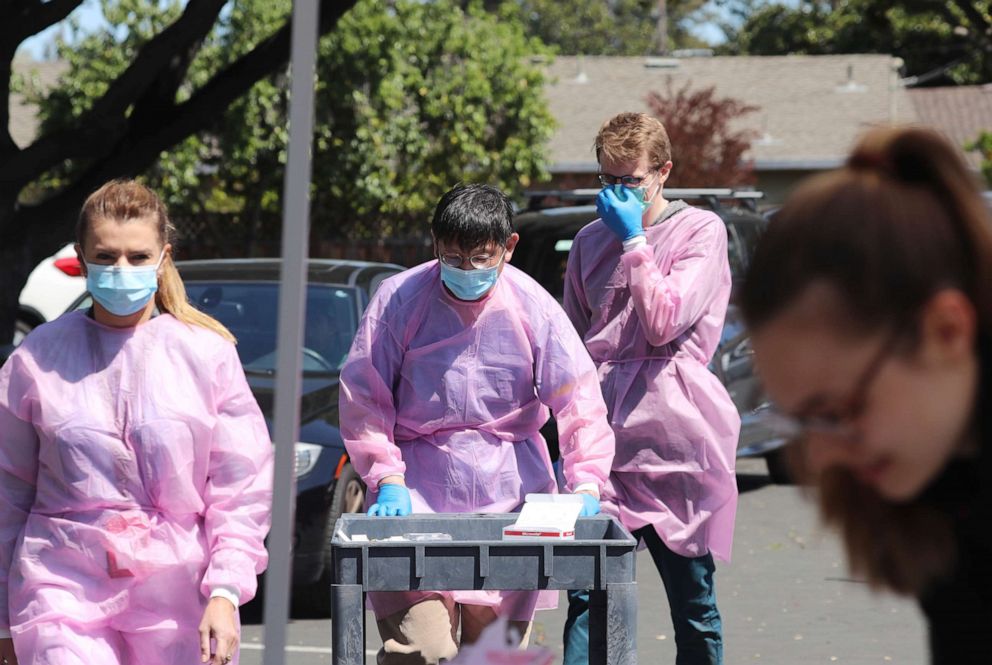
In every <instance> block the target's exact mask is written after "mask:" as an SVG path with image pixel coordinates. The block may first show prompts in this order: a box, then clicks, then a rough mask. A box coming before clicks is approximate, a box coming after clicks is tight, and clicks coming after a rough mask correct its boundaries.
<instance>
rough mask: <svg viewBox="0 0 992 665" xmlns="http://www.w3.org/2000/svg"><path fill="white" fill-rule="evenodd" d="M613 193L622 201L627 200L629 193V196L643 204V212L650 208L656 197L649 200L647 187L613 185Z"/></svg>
mask: <svg viewBox="0 0 992 665" xmlns="http://www.w3.org/2000/svg"><path fill="white" fill-rule="evenodd" d="M613 193H614V194H616V195H617V196H618V197H621V200H626V197H627V195H628V193H629V195H631V196H633V197H634V198H635V199H637V202H638V203H640V204H641V211H644V210H647V209H648V208H650V207H651V203H652V201H653V199H654V197H651V199H650V200H649V199H648V198H647V195H648V188H647V187H625V186H624V185H620V184H616V185H613Z"/></svg>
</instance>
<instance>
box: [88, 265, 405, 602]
mask: <svg viewBox="0 0 992 665" xmlns="http://www.w3.org/2000/svg"><path fill="white" fill-rule="evenodd" d="M280 265H281V262H280V260H279V259H235V260H211V261H180V262H178V263H177V264H176V266H177V267H178V268H179V272H180V274H181V275H182V277H183V281H184V282H185V284H186V291H187V295H188V296H189V301H190V303H191V304H193V305H194V306H196V307H197V308H198V309H200V310H201V311H203V312H206V313H207V314H210V315H211V316H212V317H214V318H215V319H217V320H218V321H220V322H221V323H223V324H224V325H225V326H226V327H227V328H228V330H230V331H231V333H233V334H234V336H235V337H236V338H237V340H238V346H237V349H238V355H239V356H240V358H241V363H242V365H243V366H244V370H245V375H246V376H247V378H248V384H249V385H250V386H251V390H252V392H253V393H254V395H255V399H256V400H258V404H259V406H260V407H261V409H262V413H263V414H264V415H265V420H266V424H267V425H268V426H269V432H270V434H271V432H272V411H273V397H274V395H273V390H274V387H275V377H276V371H277V368H276V330H277V327H278V314H279V303H278V296H279V272H280ZM401 270H403V268H402V267H401V266H398V265H394V264H388V263H367V262H358V261H339V260H331V259H311V260H310V262H309V271H308V278H307V300H306V321H305V324H304V339H303V350H302V353H303V360H302V362H303V377H302V380H303V390H302V401H301V404H300V436H299V439H300V440H299V441H298V442H297V443H296V492H297V497H296V529H295V535H294V542H293V586H294V588H296V589H305V588H306V587H307V586H309V585H312V584H313V583H315V582H321V583H327V584H329V581H328V577H327V576H328V574H329V570H330V540H331V533H332V530H333V526H334V522H335V521H336V520H337V518H338V516H339V515H341V514H342V513H346V512H356V511H358V510H360V509H361V508H362V503H363V501H364V499H365V486H364V485H363V484H362V481H361V479H360V478H359V477H358V474H357V473H356V472H355V470H354V469H353V468H352V466H351V463H350V462H349V461H348V454H347V452H346V451H345V449H344V442H343V441H342V439H341V433H340V431H339V429H338V377H339V372H340V369H341V366H342V365H343V364H344V361H345V358H346V357H347V354H348V350H349V348H350V347H351V341H352V339H353V338H354V335H355V332H356V330H357V329H358V321H359V319H360V318H361V315H362V312H363V311H364V309H365V307H366V305H368V302H369V299H370V298H371V296H372V294H373V293H374V292H375V290H376V288H377V287H378V286H379V284H380V283H381V282H382V280H384V279H385V278H387V277H389V276H391V275H395V274H396V273H398V272H400V271H401ZM89 306H90V300H89V296H84V297H83V298H82V299H81V300H80V301H78V302H77V303H76V304H75V305H74V306H73V309H78V308H85V307H89ZM325 596H326V597H327V598H326V599H325ZM298 597H299V599H300V600H302V601H303V602H304V604H307V605H309V606H311V608H312V609H313V610H315V611H317V612H322V613H326V612H328V611H329V607H328V605H329V602H330V601H329V598H330V596H329V595H328V594H315V593H301V594H298Z"/></svg>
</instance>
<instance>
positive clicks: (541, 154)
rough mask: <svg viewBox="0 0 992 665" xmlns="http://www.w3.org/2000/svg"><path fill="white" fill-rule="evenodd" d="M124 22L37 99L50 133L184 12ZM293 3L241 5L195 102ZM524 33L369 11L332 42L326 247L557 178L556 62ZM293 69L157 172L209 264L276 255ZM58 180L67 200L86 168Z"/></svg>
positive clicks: (320, 105) (124, 14)
mask: <svg viewBox="0 0 992 665" xmlns="http://www.w3.org/2000/svg"><path fill="white" fill-rule="evenodd" d="M101 2H102V7H103V11H104V14H105V16H107V17H108V19H111V20H112V21H114V22H119V24H120V25H121V26H122V27H121V28H118V29H116V30H108V31H105V32H100V33H98V34H94V35H90V36H86V37H84V38H81V39H79V40H78V41H77V40H69V41H70V42H72V43H73V46H72V47H69V46H68V44H67V43H61V44H59V47H58V48H59V57H60V58H62V59H64V60H65V61H66V62H67V63H68V64H69V71H68V73H67V74H66V75H65V76H63V79H62V82H61V84H60V85H59V87H58V88H57V89H56V90H54V91H53V92H52V93H51V94H49V95H48V96H47V97H42V96H40V95H36V96H35V101H37V102H38V103H39V104H40V106H41V109H42V122H43V131H45V132H46V133H47V132H50V131H53V130H56V129H58V128H59V127H65V126H69V125H71V124H72V122H73V120H74V119H75V118H78V117H79V115H80V114H81V113H82V112H83V111H84V110H85V109H86V108H88V107H89V106H90V105H91V104H92V103H93V101H94V100H95V99H96V98H97V97H98V96H99V95H101V94H102V93H103V92H104V91H105V90H107V88H108V86H109V85H110V84H111V83H112V82H113V81H114V79H115V78H116V77H117V76H119V75H120V73H121V72H123V71H124V69H125V68H126V67H127V65H128V63H129V62H130V61H131V59H132V58H133V57H134V55H135V53H136V52H137V49H138V48H139V47H140V46H141V44H143V43H144V42H145V41H147V40H148V39H149V38H150V37H151V36H153V35H154V34H156V33H157V32H159V31H161V30H162V29H163V28H164V27H165V26H167V25H168V24H169V23H170V22H171V21H173V20H174V19H175V17H176V16H177V15H178V12H179V8H178V0H170V1H169V2H160V0H101ZM290 11H291V2H290V0H231V2H230V3H229V5H228V6H227V7H226V8H225V11H224V12H223V13H222V15H221V16H222V18H221V20H220V21H219V22H218V25H217V26H215V29H214V30H213V32H212V33H211V34H210V35H209V37H208V38H207V40H206V42H205V43H204V44H203V46H202V48H201V49H200V51H199V52H198V54H197V56H196V58H195V59H194V60H193V62H192V63H191V65H190V68H189V72H188V74H187V79H186V81H185V84H184V86H183V87H182V88H181V89H180V93H179V94H180V96H182V97H186V96H188V95H190V94H192V93H193V92H194V91H195V90H196V89H197V88H198V87H199V86H201V85H203V84H204V83H206V82H207V81H208V80H209V79H210V78H211V77H212V76H213V75H214V74H216V73H217V72H218V71H220V70H222V69H223V68H224V67H225V66H226V65H228V64H230V63H231V62H233V61H235V60H236V59H237V58H238V57H239V56H241V55H242V54H244V53H245V52H247V51H248V50H250V49H251V48H253V47H254V46H255V45H256V44H257V43H258V42H259V41H260V40H262V39H265V38H266V37H268V36H269V35H271V34H272V33H273V32H274V31H275V30H276V29H277V28H278V27H279V26H280V25H281V24H282V23H283V22H284V21H285V19H286V17H287V16H288V14H289V12H290ZM546 51H547V49H546V48H545V47H543V46H542V45H541V44H540V43H538V42H537V41H536V40H533V39H530V38H527V37H526V36H525V35H524V32H523V29H522V27H521V26H520V24H519V23H516V22H513V21H508V20H505V19H504V20H501V18H500V17H499V16H496V15H493V14H488V13H485V12H483V11H482V10H481V9H476V8H470V9H469V10H467V11H463V10H461V9H460V8H459V7H458V6H457V5H456V4H455V3H454V2H453V1H451V0H437V1H435V2H430V3H423V2H418V1H417V0H396V1H395V2H391V3H384V2H381V1H379V0H363V1H362V2H359V3H358V4H357V5H356V6H355V7H354V8H353V10H352V11H351V12H349V13H348V14H346V15H344V16H343V17H342V18H341V20H340V21H339V23H338V25H337V27H336V28H335V30H334V31H333V32H331V33H330V34H328V35H327V36H325V37H324V38H323V39H322V41H321V42H320V54H319V58H318V63H317V67H318V81H317V93H316V94H317V97H316V109H315V111H316V116H315V143H314V153H313V157H314V162H313V171H314V187H313V203H312V207H311V209H312V220H313V226H314V231H315V232H316V233H318V234H320V235H321V236H323V237H337V238H344V237H350V238H358V237H380V236H381V235H390V234H403V233H408V232H411V231H423V230H424V228H425V223H426V221H427V220H428V218H429V215H430V212H431V211H432V209H433V206H434V204H435V203H436V202H437V200H438V198H440V196H441V194H442V193H443V192H444V191H446V190H447V189H448V188H450V187H451V186H453V185H454V184H455V183H457V182H459V181H479V182H487V183H490V184H493V185H496V186H498V187H501V188H503V189H504V190H505V191H507V192H508V193H509V194H511V195H515V194H519V193H520V192H521V190H522V189H523V188H524V187H526V186H527V185H529V184H530V183H531V182H532V181H535V180H538V179H542V178H546V177H547V173H546V170H545V163H546V149H547V148H546V144H547V142H548V140H549V139H550V137H551V133H552V131H553V121H552V118H551V116H550V113H549V112H548V110H547V104H546V101H545V100H544V98H543V96H542V95H543V85H544V81H543V78H542V75H541V72H540V70H539V69H537V68H536V67H535V66H533V65H532V64H531V63H530V60H529V58H530V57H531V56H532V55H535V54H540V53H546ZM288 88H289V81H288V71H284V72H280V73H279V74H277V75H275V76H272V77H269V78H268V79H263V80H261V81H259V82H258V83H257V84H256V85H255V86H254V87H253V88H252V89H251V90H250V92H249V93H248V94H247V95H245V96H243V97H242V98H241V99H239V100H238V101H237V102H235V103H234V104H232V105H231V106H230V107H229V108H227V109H223V110H219V111H218V113H217V118H216V121H215V122H214V123H212V126H211V127H210V128H209V129H208V130H207V131H205V132H203V133H201V134H199V135H197V136H193V137H190V138H188V139H187V140H185V141H184V142H182V143H181V144H179V145H177V146H176V147H175V148H173V149H171V150H169V151H168V152H166V153H163V154H162V156H161V158H160V159H159V161H158V163H157V164H156V165H154V166H153V167H152V168H151V169H150V170H149V171H148V172H146V173H145V174H144V175H143V178H144V179H145V181H146V182H148V184H149V185H150V186H152V187H154V188H155V189H156V190H157V191H159V192H160V193H161V194H162V195H163V196H164V198H165V199H166V203H167V204H168V205H169V208H170V212H171V214H172V216H173V218H174V219H175V220H176V222H177V224H178V225H179V227H180V230H181V232H183V234H184V235H186V236H187V237H195V238H196V241H197V243H198V245H199V246H198V247H196V248H194V250H193V251H192V252H191V253H192V254H195V255H210V254H227V255H253V254H255V253H257V252H258V251H259V250H260V248H262V249H263V250H264V251H271V250H273V249H277V241H278V234H279V227H280V217H281V194H282V178H283V170H284V168H283V167H284V164H285V160H286V150H287V145H288V131H289V130H288ZM84 166H85V164H83V163H67V164H65V165H63V167H61V168H60V169H59V170H58V172H56V173H51V174H49V175H48V176H46V178H45V183H44V186H46V187H50V188H57V187H59V186H61V185H64V184H65V183H66V182H67V181H68V177H69V176H70V175H71V174H72V173H75V172H77V170H78V169H80V168H82V167H84Z"/></svg>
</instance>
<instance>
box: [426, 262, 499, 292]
mask: <svg viewBox="0 0 992 665" xmlns="http://www.w3.org/2000/svg"><path fill="white" fill-rule="evenodd" d="M439 263H440V264H441V281H442V282H444V285H445V286H447V287H448V290H449V291H451V292H452V293H453V294H454V295H455V297H456V298H458V299H459V300H478V299H479V298H481V297H482V296H484V295H486V294H487V293H489V291H490V290H491V289H492V288H493V287H494V286H496V280H497V278H499V264H497V265H494V266H493V267H491V268H473V269H472V270H461V269H459V268H452V267H451V266H449V265H446V264H445V263H444V262H443V261H441V262H439Z"/></svg>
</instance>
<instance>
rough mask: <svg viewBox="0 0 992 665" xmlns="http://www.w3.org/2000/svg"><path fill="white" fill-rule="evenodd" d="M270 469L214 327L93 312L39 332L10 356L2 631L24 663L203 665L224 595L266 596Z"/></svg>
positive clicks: (0, 463)
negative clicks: (216, 595)
mask: <svg viewBox="0 0 992 665" xmlns="http://www.w3.org/2000/svg"><path fill="white" fill-rule="evenodd" d="M271 483H272V446H271V443H270V441H269V437H268V433H267V431H266V429H265V422H264V420H263V419H262V415H261V413H260V412H259V409H258V405H257V404H256V402H255V400H254V398H253V397H252V394H251V392H250V391H249V390H248V385H247V383H246V382H245V377H244V372H243V370H242V369H241V363H240V362H239V360H238V356H237V353H236V352H235V349H234V346H233V345H232V344H230V343H228V342H227V341H225V340H223V339H222V338H221V337H219V336H218V335H216V334H215V333H213V332H210V331H208V330H205V329H203V328H198V327H191V326H187V325H185V324H183V323H180V322H179V321H177V320H176V319H175V318H173V317H172V316H171V315H168V314H163V315H160V316H157V317H155V318H153V319H151V320H150V321H148V322H147V323H144V324H141V325H139V326H138V327H136V328H129V329H114V328H109V327H106V326H103V325H101V324H99V323H97V322H96V321H94V320H92V319H91V318H89V317H88V316H87V315H86V314H85V313H84V312H82V311H79V312H72V313H70V314H66V315H64V316H62V317H61V318H59V319H57V320H56V321H53V322H52V323H49V324H46V325H44V326H42V327H40V328H38V329H37V330H35V331H34V332H32V333H31V335H29V336H28V337H27V338H26V339H25V340H24V343H23V344H22V345H21V346H20V347H19V348H18V349H17V351H16V352H15V353H14V354H13V355H12V356H11V357H10V359H9V360H8V361H7V363H6V364H5V365H4V366H3V368H2V369H0V627H7V626H8V625H9V626H10V629H11V633H12V634H13V638H14V648H15V650H16V651H17V654H18V658H19V660H20V664H21V665H35V664H42V663H44V664H48V663H53V664H58V665H76V664H80V665H82V664H84V663H85V664H87V665H89V664H93V663H99V664H100V665H113V664H114V663H141V664H142V665H190V664H192V663H198V662H200V648H199V632H198V625H199V622H200V619H201V618H202V614H203V609H204V607H205V606H206V603H207V598H208V596H209V595H210V592H211V591H212V590H213V589H215V588H218V587H227V588H229V589H230V590H237V592H238V595H239V597H240V600H241V602H246V601H247V600H249V599H251V597H252V596H254V595H255V586H256V580H255V576H256V574H258V573H260V572H261V571H262V570H263V569H264V568H265V564H266V561H267V555H266V551H265V547H264V544H263V540H264V538H265V535H266V533H267V532H268V526H269V513H270V500H271ZM8 571H9V572H8ZM8 606H9V609H10V613H9V619H8ZM234 662H237V656H235V659H234Z"/></svg>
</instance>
